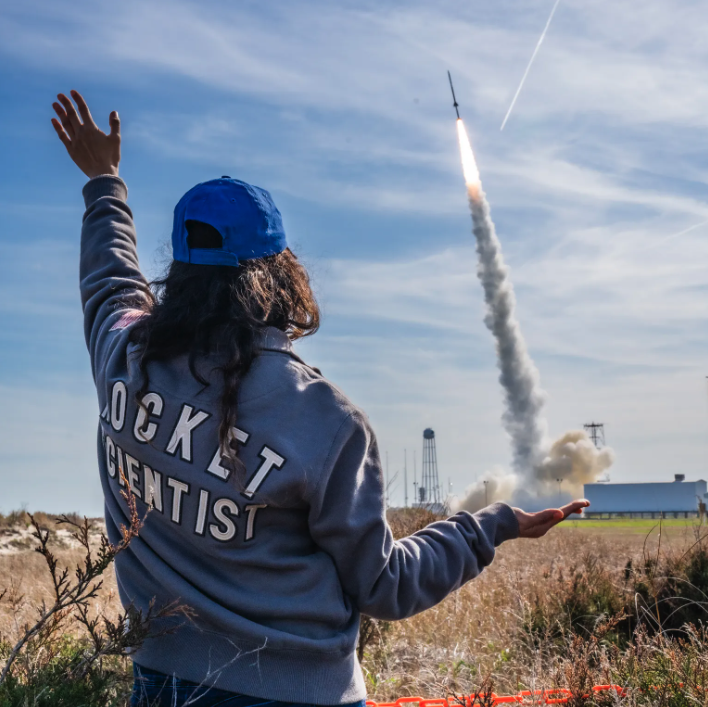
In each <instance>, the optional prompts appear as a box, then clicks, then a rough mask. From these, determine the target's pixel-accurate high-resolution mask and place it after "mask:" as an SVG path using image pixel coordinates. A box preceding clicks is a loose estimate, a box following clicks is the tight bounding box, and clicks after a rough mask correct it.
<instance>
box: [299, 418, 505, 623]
mask: <svg viewBox="0 0 708 707" xmlns="http://www.w3.org/2000/svg"><path fill="white" fill-rule="evenodd" d="M323 473H324V476H323V478H322V479H321V481H320V483H319V485H318V487H317V489H316V490H315V493H314V495H313V497H312V498H311V499H310V521H309V522H310V532H311V534H312V537H313V538H314V540H315V542H316V543H317V544H318V545H319V546H320V547H321V548H322V549H324V550H325V551H326V552H327V553H328V554H329V555H331V557H332V558H333V560H334V562H335V564H336V566H337V571H338V574H339V578H340V581H341V583H342V586H343V588H344V591H345V592H346V593H347V594H348V595H349V596H350V597H351V598H352V600H353V601H354V603H355V604H356V605H357V606H358V607H359V609H360V610H361V611H362V612H363V613H364V614H367V615H369V616H372V617H374V618H380V619H389V620H395V619H403V618H406V617H408V616H412V615H413V614H416V613H418V612H420V611H423V610H425V609H428V608H429V607H431V606H434V605H435V604H437V603H438V602H440V601H442V600H443V599H444V598H445V597H446V596H447V595H448V594H449V593H450V592H452V591H454V590H455V589H458V588H459V587H461V586H462V585H463V584H464V583H465V582H467V581H469V580H470V579H472V578H473V577H476V576H477V575H478V574H479V573H480V572H481V571H482V570H483V569H484V567H486V566H487V565H488V564H489V563H490V562H491V561H492V559H493V558H494V549H495V547H496V546H497V545H499V544H501V543H502V542H503V541H504V540H509V539H511V538H515V537H517V536H518V533H519V526H518V522H517V520H516V517H515V515H514V511H513V510H512V509H511V508H510V507H509V506H507V505H506V504H501V503H500V504H495V505H494V506H490V507H489V508H487V509H484V510H483V511H481V512H480V513H477V514H475V515H472V514H470V513H467V512H466V511H463V512H461V513H458V514H457V515H454V516H453V517H452V518H449V519H448V520H444V521H438V522H436V523H431V524H430V525H429V526H427V527H426V528H424V529H423V530H420V531H418V532H417V533H414V534H413V535H411V536H409V537H407V538H403V539H402V540H394V539H393V536H392V534H391V530H390V528H389V526H388V524H387V522H386V515H385V509H384V503H383V479H382V473H381V463H380V459H379V454H378V449H377V446H376V439H375V437H374V434H373V432H372V430H371V429H370V427H369V425H368V424H367V422H366V421H365V420H364V419H363V418H361V417H360V416H359V415H357V414H356V413H355V414H354V415H353V416H351V417H349V418H348V419H347V420H346V421H345V422H344V424H343V425H342V427H341V428H340V430H339V432H338V434H337V437H336V438H335V440H334V443H333V446H332V449H331V451H330V456H329V461H328V468H327V467H326V468H325V469H324V472H323Z"/></svg>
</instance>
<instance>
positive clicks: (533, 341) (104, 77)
mask: <svg viewBox="0 0 708 707" xmlns="http://www.w3.org/2000/svg"><path fill="white" fill-rule="evenodd" d="M552 4H553V3H552V1H551V0H548V1H547V0H543V1H541V0H534V1H533V2H523V3H522V2H519V1H518V0H514V1H512V0H494V2H491V1H490V0H484V1H482V0H466V1H465V2H459V1H455V2H453V1H451V0H441V1H439V2H436V3H434V4H433V3H427V2H420V1H418V0H409V1H407V2H395V1H388V2H384V3H381V2H377V3H375V2H370V1H369V0H357V2H348V1H340V2H324V0H322V1H314V0H293V1H292V2H288V3H285V2H272V3H262V2H251V1H246V2H239V3H234V2H226V1H222V2H218V1H210V2H207V3H198V2H189V1H184V0H170V1H169V2H167V0H140V1H138V0H125V1H124V2H122V3H120V4H116V3H108V2H104V1H103V0H91V1H90V2H89V1H88V0H74V1H73V2H72V3H51V2H48V0H24V1H23V2H22V3H12V4H11V3H3V4H2V5H0V101H1V103H0V105H1V106H2V107H1V108H0V150H1V154H2V160H0V209H1V213H2V216H3V228H2V232H1V233H2V235H0V295H1V296H0V360H1V361H2V366H0V396H1V400H2V405H1V406H0V489H1V491H0V510H2V511H8V510H10V509H11V508H16V507H19V506H20V505H22V504H26V505H27V506H28V507H29V508H31V509H34V508H41V509H45V510H50V511H69V510H78V511H81V512H85V513H92V514H98V513H100V512H101V508H102V503H101V491H100V486H99V483H98V479H97V476H96V470H95V463H94V456H95V429H96V419H97V414H98V411H97V409H96V403H95V400H94V391H93V389H92V382H91V378H90V373H89V366H88V360H87V356H86V353H85V351H84V345H83V337H82V331H81V313H80V307H79V300H78V289H77V272H78V238H79V229H80V222H81V215H82V200H81V194H80V190H81V187H82V185H83V183H84V181H85V180H84V177H83V175H82V174H81V173H80V172H79V171H78V169H77V168H76V167H74V165H73V164H72V163H71V162H70V160H69V159H68V157H67V156H66V154H65V152H64V148H63V147H62V145H61V144H60V143H59V141H58V140H57V139H56V136H55V134H54V132H53V129H52V127H51V125H50V122H49V120H50V117H51V114H52V111H51V102H52V101H53V100H54V96H55V94H56V93H57V92H58V91H64V92H66V91H68V90H69V89H72V88H76V89H78V90H80V91H81V92H82V93H83V94H84V96H85V97H86V98H87V100H88V102H89V105H90V107H91V110H92V112H93V115H94V117H95V118H96V120H97V121H99V122H100V123H101V124H103V125H104V126H106V125H107V117H108V113H109V111H110V110H113V109H116V110H118V111H119V113H120V115H121V118H122V122H123V161H122V164H121V174H122V176H123V177H124V178H125V180H126V181H127V183H128V186H129V189H130V197H129V201H130V204H131V206H132V208H133V210H134V213H135V218H136V223H137V227H138V234H139V239H140V256H141V262H142V264H143V267H144V269H145V270H146V271H147V272H148V274H149V275H155V274H157V273H158V272H160V270H161V268H162V267H164V264H165V263H166V262H167V260H168V258H169V251H167V250H165V244H166V242H167V241H168V238H169V234H170V229H171V214H172V209H173V207H174V204H175V203H176V202H177V200H178V199H179V197H180V196H181V195H182V193H183V192H184V191H186V190H187V189H188V188H189V187H191V186H192V185H193V184H194V183H196V182H198V181H202V180H204V179H208V178H212V177H215V176H220V175H222V174H229V175H231V176H235V177H239V178H242V179H245V180H247V181H251V182H253V183H255V184H258V185H260V186H264V187H266V188H268V189H270V190H271V192H272V193H273V195H274V198H275V200H276V203H277V204H278V205H279V206H280V209H281V211H282V212H283V215H284V221H285V225H286V229H287V230H288V233H289V237H290V241H291V244H293V247H294V249H295V250H296V252H298V253H299V254H300V255H301V256H302V258H303V259H304V260H305V262H306V263H307V265H308V266H309V268H310V269H311V272H312V275H313V278H314V280H315V283H316V287H317V291H318V294H319V297H320V300H321V304H322V307H323V310H324V315H325V316H324V324H323V326H322V329H321V331H320V333H319V334H318V335H317V336H315V337H314V338H313V339H312V340H310V341H308V342H306V343H303V344H301V345H300V346H299V351H300V353H301V355H303V356H304V357H305V358H307V359H308V360H309V361H311V362H312V363H313V364H315V365H318V366H320V367H321V368H322V369H323V371H324V372H325V374H326V375H327V376H328V377H329V378H331V379H332V380H334V381H335V382H336V383H338V384H339V385H340V386H341V387H342V388H343V389H344V391H345V392H346V393H347V394H348V395H349V396H350V397H351V398H352V399H353V400H354V401H355V402H356V403H357V404H359V405H360V406H362V407H363V408H364V409H365V410H366V411H367V412H368V413H369V415H370V417H371V419H372V422H373V424H374V426H375V428H376V430H377V432H378V435H379V442H380V447H381V449H382V450H383V451H386V450H388V452H389V458H390V466H391V474H392V475H393V474H394V472H395V471H397V470H398V469H400V468H401V466H402V461H403V449H404V448H407V449H408V450H409V461H410V460H411V458H412V452H413V450H414V449H416V450H418V456H419V457H420V448H421V446H422V439H421V433H422V430H423V428H424V427H426V426H428V425H430V426H433V427H434V428H435V429H436V433H437V443H438V455H439V464H440V470H441V474H442V476H443V477H444V478H445V479H447V478H448V477H449V478H450V479H451V481H452V483H453V485H454V487H455V489H456V490H457V491H458V492H460V491H462V490H463V489H464V487H465V486H466V485H467V484H468V483H470V482H471V481H473V480H474V479H475V476H476V475H478V474H481V473H483V472H484V471H485V470H487V469H489V468H490V467H492V466H494V465H503V466H508V463H509V458H510V455H509V449H508V443H507V440H506V437H505V434H504V432H503V430H502V427H501V424H500V416H501V411H502V406H501V392H500V389H499V385H498V382H497V371H496V368H495V357H494V349H493V342H492V340H491V337H490V335H489V332H488V331H487V330H486V329H485V328H484V325H483V322H482V317H483V308H482V293H481V289H480V286H479V284H478V282H477V280H476V276H475V267H476V265H475V256H474V250H473V243H472V236H471V233H470V222H469V214H468V211H467V205H466V196H465V190H464V185H463V182H462V177H461V173H460V167H459V161H458V152H457V145H456V135H455V125H454V113H453V111H452V107H451V105H450V104H451V100H450V95H449V88H448V85H447V76H446V74H445V72H446V70H448V69H450V70H451V72H452V75H453V78H454V80H455V87H456V91H457V95H458V101H459V102H460V105H461V110H462V113H463V116H464V118H465V120H466V123H467V126H468V129H469V131H470V133H471V137H472V141H473V145H474V147H475V150H476V153H477V157H478V161H479V164H480V169H481V172H482V178H483V181H484V185H485V190H486V191H487V194H488V196H489V198H490V201H491V203H492V209H493V215H494V218H495V221H496V224H497V230H498V232H499V235H500V238H501V239H502V243H503V247H504V249H505V255H506V258H507V261H508V263H509V264H510V266H511V268H512V276H513V280H514V283H515V286H516V290H517V297H518V302H519V317H520V320H521V325H522V329H523V331H524V333H525V335H526V338H527V340H528V343H529V348H530V351H531V354H532V355H533V357H534V359H535V361H536V363H537V365H538V367H539V369H540V372H541V379H542V383H543V386H544V387H545V389H546V390H547V391H548V394H549V400H548V404H547V413H548V418H549V423H550V428H551V431H552V433H553V434H554V435H558V434H561V433H562V432H564V431H565V430H566V429H569V428H575V427H578V426H579V425H581V424H582V423H584V422H587V421H590V420H600V421H603V422H605V423H606V425H607V428H606V434H607V439H608V442H609V443H611V445H612V446H613V447H614V449H615V451H616V453H617V462H616V465H615V467H614V468H613V470H612V478H613V480H616V481H623V480H662V479H668V478H670V477H671V475H673V474H674V473H676V472H682V473H685V474H687V477H688V478H701V477H702V478H705V477H706V471H707V470H706V463H707V462H708V444H707V443H708V388H707V386H706V379H705V375H706V373H708V370H706V366H705V365H704V361H705V352H706V348H707V345H708V340H707V339H708V332H707V331H706V319H707V317H708V299H707V297H706V295H707V294H708V240H707V237H708V223H705V222H706V221H708V200H707V199H706V186H705V185H706V172H707V171H708V159H707V151H706V150H707V149H708V138H707V137H706V135H707V133H706V128H707V127H708V84H707V83H706V81H705V75H706V69H708V46H707V45H706V43H705V41H704V38H705V36H706V33H707V32H708V15H706V13H705V9H704V7H703V6H702V4H701V3H700V2H697V1H695V2H694V1H690V0H673V1H672V2H671V3H669V2H667V1H666V0H661V1H660V0H645V1H643V2H641V3H640V2H639V1H638V0H631V1H630V2H627V3H615V2H612V1H611V0H599V1H598V2H596V3H585V2H580V1H579V0H561V4H560V6H559V8H558V11H557V13H556V16H555V18H554V21H553V24H552V26H551V28H550V31H549V33H548V36H547V37H546V41H545V42H544V45H543V47H542V49H541V52H540V53H539V56H538V58H537V61H536V63H535V65H534V67H533V69H532V70H531V73H530V76H529V78H528V81H527V83H526V85H525V87H524V90H523V92H522V93H521V96H520V98H519V100H518V103H517V105H516V108H515V110H514V113H513V114H512V116H511V118H510V120H509V122H508V123H507V126H506V128H505V130H504V132H500V131H499V126H500V124H501V121H502V118H503V117H504V114H505V113H506V110H507V108H508V105H509V103H510V101H511V98H512V96H513V95H514V92H515V90H516V87H517V85H518V82H519V79H520V77H521V75H522V73H523V71H524V68H525V66H526V62H527V61H528V59H529V56H530V55H531V52H532V51H533V48H534V45H535V43H536V41H537V39H538V36H539V34H540V32H541V30H542V29H543V26H544V24H545V22H546V19H547V16H548V13H549V12H550V9H551V6H552ZM699 224H702V225H699ZM688 229H690V230H688ZM411 466H412V464H411ZM409 471H412V470H409ZM409 476H410V477H412V473H410V474H409ZM399 497H400V498H399ZM393 500H394V501H396V500H402V489H401V486H400V485H399V486H398V487H397V489H396V490H395V491H394V493H393Z"/></svg>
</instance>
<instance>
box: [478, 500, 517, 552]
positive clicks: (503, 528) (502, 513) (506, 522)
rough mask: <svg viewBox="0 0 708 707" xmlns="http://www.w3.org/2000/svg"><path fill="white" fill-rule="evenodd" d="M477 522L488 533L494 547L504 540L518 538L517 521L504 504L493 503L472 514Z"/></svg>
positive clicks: (509, 508)
mask: <svg viewBox="0 0 708 707" xmlns="http://www.w3.org/2000/svg"><path fill="white" fill-rule="evenodd" d="M474 517H475V519H476V520H477V522H478V523H479V524H480V525H481V526H482V527H483V528H484V529H485V530H487V529H488V530H489V531H490V535H492V537H493V538H494V547H498V546H499V545H501V544H502V543H503V542H505V541H506V540H515V539H516V538H518V537H519V521H518V520H517V518H516V513H514V510H513V509H512V507H511V506H509V505H507V504H506V503H493V504H492V505H491V506H487V507H486V508H483V509H482V510H481V511H478V512H477V513H475V514H474Z"/></svg>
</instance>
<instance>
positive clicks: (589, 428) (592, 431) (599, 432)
mask: <svg viewBox="0 0 708 707" xmlns="http://www.w3.org/2000/svg"><path fill="white" fill-rule="evenodd" d="M583 427H584V428H585V431H586V432H587V433H588V437H590V439H591V440H592V443H593V444H594V445H595V446H596V447H597V448H598V449H602V448H603V447H604V446H605V425H604V423H602V422H588V423H587V424H585V425H583Z"/></svg>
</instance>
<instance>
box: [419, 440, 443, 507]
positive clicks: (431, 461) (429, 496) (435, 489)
mask: <svg viewBox="0 0 708 707" xmlns="http://www.w3.org/2000/svg"><path fill="white" fill-rule="evenodd" d="M418 501H419V503H420V504H421V505H432V504H435V505H436V506H439V505H440V504H441V503H442V498H441V492H440V480H439V479H438V455H437V452H436V451H435V432H434V431H433V430H432V429H431V428H430V427H428V429H427V430H424V431H423V476H422V479H421V483H420V488H419V489H418Z"/></svg>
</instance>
